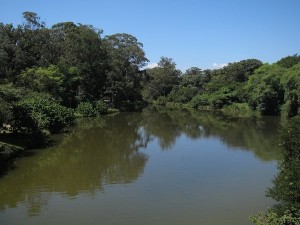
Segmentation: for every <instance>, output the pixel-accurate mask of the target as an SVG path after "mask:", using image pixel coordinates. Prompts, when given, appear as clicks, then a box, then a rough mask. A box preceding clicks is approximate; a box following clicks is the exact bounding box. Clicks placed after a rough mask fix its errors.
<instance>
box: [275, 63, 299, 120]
mask: <svg viewBox="0 0 300 225" xmlns="http://www.w3.org/2000/svg"><path fill="white" fill-rule="evenodd" d="M280 84H281V85H282V87H283V89H284V104H283V106H282V107H281V115H283V116H284V117H287V118H290V117H293V116H296V115H298V114H300V63H298V64H296V65H294V66H293V67H291V68H290V69H288V70H287V71H286V72H285V73H284V75H283V76H282V77H281V80H280Z"/></svg>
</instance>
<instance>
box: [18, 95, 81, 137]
mask: <svg viewBox="0 0 300 225" xmlns="http://www.w3.org/2000/svg"><path fill="white" fill-rule="evenodd" d="M13 111H14V112H13V113H14V128H15V129H19V130H22V129H23V130H24V128H25V129H27V130H28V131H29V132H35V131H38V130H39V131H42V130H46V131H49V132H50V133H56V132H59V131H61V130H62V129H63V128H64V127H65V126H67V125H70V124H73V123H74V120H75V116H74V113H73V110H72V109H69V108H67V107H64V106H62V105H60V104H58V103H56V102H55V101H53V100H52V99H50V98H49V97H48V96H47V95H42V94H36V93H35V94H33V95H30V96H27V97H25V98H24V99H23V100H21V101H19V102H17V103H16V105H15V106H14V109H13Z"/></svg>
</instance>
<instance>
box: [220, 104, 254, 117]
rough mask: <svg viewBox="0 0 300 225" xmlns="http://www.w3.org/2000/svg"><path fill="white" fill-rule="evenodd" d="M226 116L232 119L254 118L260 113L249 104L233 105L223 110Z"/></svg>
mask: <svg viewBox="0 0 300 225" xmlns="http://www.w3.org/2000/svg"><path fill="white" fill-rule="evenodd" d="M222 112H223V113H224V114H225V115H228V116H232V117H252V116H257V115H258V113H256V112H254V111H253V110H252V109H251V108H250V106H249V105H248V104H247V103H233V104H232V105H226V106H224V107H223V108H222Z"/></svg>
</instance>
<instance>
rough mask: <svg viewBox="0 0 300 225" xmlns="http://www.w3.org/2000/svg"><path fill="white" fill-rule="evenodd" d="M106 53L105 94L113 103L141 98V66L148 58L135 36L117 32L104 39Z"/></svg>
mask: <svg viewBox="0 0 300 225" xmlns="http://www.w3.org/2000/svg"><path fill="white" fill-rule="evenodd" d="M104 43H105V46H106V50H107V54H108V66H109V67H108V70H107V84H106V94H107V95H108V96H109V97H111V99H112V100H113V102H114V103H116V104H118V103H117V101H118V102H122V101H137V100H141V99H142V97H141V86H140V82H141V79H142V71H141V69H142V67H144V66H145V65H146V63H147V62H148V59H147V58H146V56H145V52H144V50H143V48H142V47H143V44H142V43H140V42H139V41H138V40H137V38H136V37H134V36H132V35H130V34H125V33H122V34H121V33H118V34H114V35H110V36H106V37H105V39H104Z"/></svg>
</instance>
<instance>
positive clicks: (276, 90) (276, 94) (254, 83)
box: [244, 64, 286, 115]
mask: <svg viewBox="0 0 300 225" xmlns="http://www.w3.org/2000/svg"><path fill="white" fill-rule="evenodd" d="M285 72H286V69H285V68H283V67H280V66H278V65H276V64H273V65H269V64H264V65H263V66H261V67H260V68H259V69H257V70H256V71H255V72H254V74H253V75H252V76H251V77H250V78H249V80H248V81H247V83H246V85H245V87H244V90H245V92H246V96H245V98H246V101H247V102H249V104H250V106H251V107H252V108H253V109H254V110H257V111H259V112H261V113H263V114H265V115H279V114H280V107H281V105H282V104H283V101H284V90H283V87H282V85H281V84H280V80H281V77H282V76H283V74H284V73H285Z"/></svg>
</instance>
